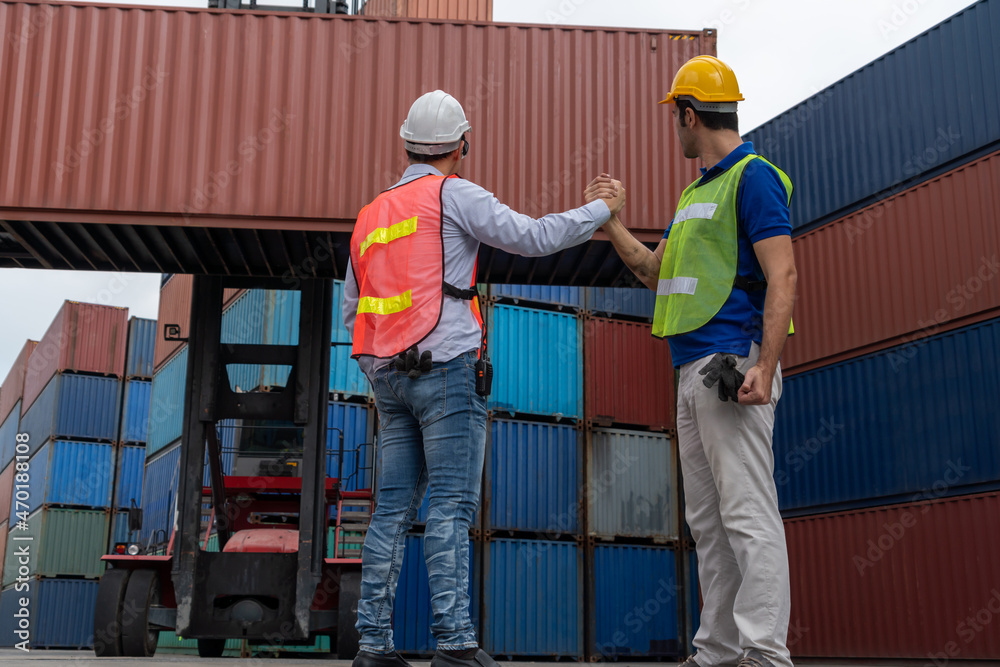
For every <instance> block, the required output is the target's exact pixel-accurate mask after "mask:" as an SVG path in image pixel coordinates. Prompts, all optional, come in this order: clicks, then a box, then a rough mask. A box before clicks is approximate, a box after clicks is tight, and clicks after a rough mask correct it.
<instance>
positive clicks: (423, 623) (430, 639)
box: [392, 535, 479, 654]
mask: <svg viewBox="0 0 1000 667" xmlns="http://www.w3.org/2000/svg"><path fill="white" fill-rule="evenodd" d="M474 548H475V547H474V545H473V543H472V542H471V541H470V542H469V597H470V604H469V606H470V614H471V616H472V625H473V627H475V628H476V632H477V633H478V631H479V599H478V597H479V596H478V594H477V592H478V591H479V573H478V571H477V568H476V567H475V565H476V558H475V557H474ZM433 622H434V616H433V615H432V614H431V595H430V588H429V586H428V584H427V563H426V562H425V557H424V538H423V536H422V535H407V536H406V545H405V547H404V549H403V567H402V570H401V571H400V574H399V583H398V585H397V586H396V603H395V607H394V608H393V614H392V636H393V642H394V643H395V644H396V650H397V651H402V652H405V653H419V654H430V653H433V652H434V650H435V648H436V647H437V641H436V640H435V639H434V636H433V635H432V634H431V623H433Z"/></svg>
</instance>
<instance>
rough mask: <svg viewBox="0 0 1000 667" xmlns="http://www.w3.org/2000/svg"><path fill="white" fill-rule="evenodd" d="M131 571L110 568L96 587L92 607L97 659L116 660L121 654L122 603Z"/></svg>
mask: <svg viewBox="0 0 1000 667" xmlns="http://www.w3.org/2000/svg"><path fill="white" fill-rule="evenodd" d="M131 573H132V571H131V570H126V569H123V568H111V569H110V570H108V571H107V572H105V573H104V575H103V576H102V577H101V583H99V584H98V585H97V603H96V604H95V605H94V654H95V655H97V657H98V658H118V657H121V656H122V655H124V654H123V653H122V626H121V611H122V601H123V600H124V599H125V588H126V587H127V586H128V576H129V575H130V574H131Z"/></svg>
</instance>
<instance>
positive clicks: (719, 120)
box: [677, 100, 740, 132]
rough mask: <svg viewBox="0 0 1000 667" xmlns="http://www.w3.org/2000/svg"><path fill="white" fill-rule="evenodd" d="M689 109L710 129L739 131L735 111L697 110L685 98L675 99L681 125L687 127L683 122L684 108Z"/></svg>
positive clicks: (738, 121)
mask: <svg viewBox="0 0 1000 667" xmlns="http://www.w3.org/2000/svg"><path fill="white" fill-rule="evenodd" d="M685 109H691V110H692V111H694V113H695V115H696V116H698V120H700V121H701V122H702V123H703V124H704V125H705V127H707V128H708V129H710V130H732V131H733V132H739V131H740V119H739V117H738V115H737V114H736V112H735V111H734V112H732V113H719V112H717V111H698V110H697V109H695V108H694V105H693V104H691V103H690V102H689V101H687V100H677V113H678V114H680V117H681V127H687V126H686V125H685V124H684V110H685Z"/></svg>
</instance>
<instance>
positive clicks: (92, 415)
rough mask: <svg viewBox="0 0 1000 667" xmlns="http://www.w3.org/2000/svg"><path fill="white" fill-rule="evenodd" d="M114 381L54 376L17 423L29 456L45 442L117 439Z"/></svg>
mask: <svg viewBox="0 0 1000 667" xmlns="http://www.w3.org/2000/svg"><path fill="white" fill-rule="evenodd" d="M118 384H119V383H118V380H117V378H113V377H98V376H93V375H74V374H69V373H57V374H56V375H54V376H53V377H52V379H51V380H50V381H49V383H48V384H47V385H46V386H45V389H43V390H42V393H41V394H40V395H39V396H38V398H37V399H35V402H34V403H32V404H31V407H30V408H28V412H26V413H25V415H24V417H23V418H22V419H21V431H22V432H24V433H27V434H28V435H29V437H30V438H31V441H30V442H31V452H32V453H34V452H36V451H38V448H39V447H41V446H42V443H44V442H45V441H46V440H48V439H49V438H67V439H74V440H76V439H85V440H105V441H107V442H111V441H112V440H114V439H115V437H116V436H117V435H118V389H119V387H118Z"/></svg>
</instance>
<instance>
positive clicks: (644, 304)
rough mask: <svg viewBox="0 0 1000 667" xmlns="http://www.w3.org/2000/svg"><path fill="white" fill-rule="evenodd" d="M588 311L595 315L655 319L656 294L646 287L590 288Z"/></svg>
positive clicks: (587, 302)
mask: <svg viewBox="0 0 1000 667" xmlns="http://www.w3.org/2000/svg"><path fill="white" fill-rule="evenodd" d="M586 298H587V301H586V305H587V310H588V311H590V312H591V313H592V314H594V315H626V316H629V317H637V318H641V319H644V320H652V319H653V310H655V308H656V292H654V291H653V290H651V289H649V288H647V287H644V286H639V287H635V288H632V287H588V288H587V297H586Z"/></svg>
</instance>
